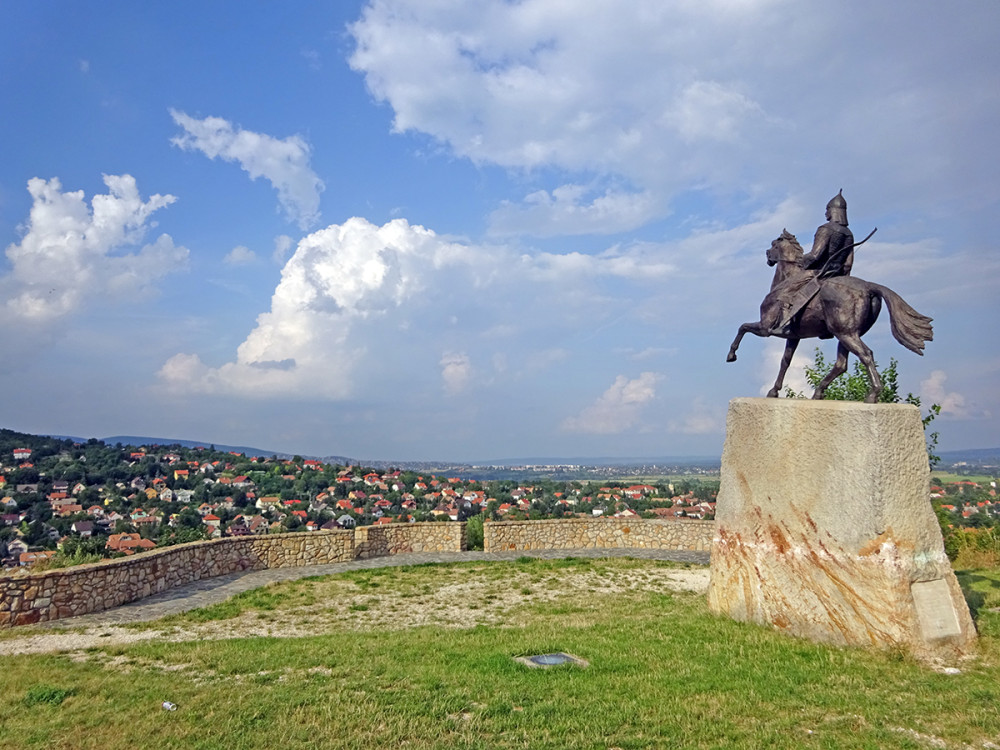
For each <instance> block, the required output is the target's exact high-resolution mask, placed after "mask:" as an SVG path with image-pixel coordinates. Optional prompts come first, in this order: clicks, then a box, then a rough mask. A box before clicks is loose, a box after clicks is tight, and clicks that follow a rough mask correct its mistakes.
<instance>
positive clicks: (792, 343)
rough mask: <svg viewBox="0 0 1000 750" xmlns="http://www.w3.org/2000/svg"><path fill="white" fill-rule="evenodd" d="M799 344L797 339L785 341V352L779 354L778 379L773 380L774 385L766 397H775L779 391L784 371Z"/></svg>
mask: <svg viewBox="0 0 1000 750" xmlns="http://www.w3.org/2000/svg"><path fill="white" fill-rule="evenodd" d="M798 346H799V339H788V341H786V342H785V353H784V354H782V355H781V366H780V367H779V368H778V379H777V380H775V381H774V387H773V388H771V390H769V391H768V392H767V397H768V398H777V397H778V394H779V393H780V392H781V386H782V384H783V383H784V382H785V373H786V372H788V366H789V365H790V364H791V363H792V357H794V356H795V350H796V349H797V348H798Z"/></svg>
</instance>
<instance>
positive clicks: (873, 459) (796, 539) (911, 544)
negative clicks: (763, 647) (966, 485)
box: [708, 398, 976, 658]
mask: <svg viewBox="0 0 1000 750" xmlns="http://www.w3.org/2000/svg"><path fill="white" fill-rule="evenodd" d="M929 481H930V472H929V468H928V465H927V450H926V447H925V443H924V432H923V427H922V425H921V421H920V412H919V410H918V409H917V408H916V407H914V406H910V405H907V404H873V405H868V404H861V403H853V402H838V401H805V400H798V399H762V398H757V399H749V398H742V399H734V400H733V401H731V402H730V404H729V415H728V418H727V425H726V443H725V448H724V450H723V457H722V483H721V487H720V490H719V497H718V504H717V507H716V534H715V538H714V539H713V542H712V571H711V583H710V586H709V592H708V602H709V607H710V608H711V609H712V611H713V612H716V613H719V614H726V615H729V616H731V617H733V618H735V619H737V620H744V621H751V622H757V623H762V624H770V625H773V626H774V627H776V628H778V629H780V630H782V631H784V632H787V633H789V634H792V635H797V636H803V637H806V638H810V639H813V640H817V641H824V642H828V643H834V644H842V645H862V646H876V647H902V648H905V649H907V650H909V651H910V652H912V653H914V654H915V655H917V656H919V657H924V658H926V657H934V656H940V657H949V656H957V655H962V654H964V653H967V652H969V651H970V650H972V648H973V646H974V643H975V637H976V635H975V627H974V625H973V623H972V618H971V617H970V615H969V609H968V606H967V605H966V602H965V599H964V597H963V596H962V592H961V589H960V588H959V586H958V581H957V580H956V579H955V574H954V573H953V572H952V569H951V564H950V563H949V561H948V558H947V557H946V556H945V552H944V544H943V541H942V538H941V531H940V528H939V527H938V524H937V519H936V518H935V516H934V512H933V510H932V509H931V506H930V501H929V491H928V490H929Z"/></svg>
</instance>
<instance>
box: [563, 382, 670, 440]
mask: <svg viewBox="0 0 1000 750" xmlns="http://www.w3.org/2000/svg"><path fill="white" fill-rule="evenodd" d="M659 380H660V376H659V375H657V374H656V373H653V372H644V373H642V374H640V375H639V377H637V378H634V379H632V380H629V378H628V377H627V376H625V375H619V376H618V377H617V378H615V382H614V383H613V384H612V385H611V387H610V388H608V390H606V391H605V392H604V393H603V394H601V396H600V398H598V399H597V401H595V402H594V403H593V404H591V405H590V406H588V407H587V408H585V409H584V410H583V411H581V412H580V414H579V415H577V416H575V417H568V418H567V419H565V420H564V421H563V423H562V429H563V430H564V431H566V432H580V433H588V434H594V435H615V434H618V433H621V432H625V431H626V430H630V429H632V428H633V427H635V426H636V425H637V424H638V423H639V421H640V420H641V418H642V411H643V407H644V406H646V404H648V403H649V402H650V401H652V400H653V399H654V398H655V397H656V384H657V382H658V381H659Z"/></svg>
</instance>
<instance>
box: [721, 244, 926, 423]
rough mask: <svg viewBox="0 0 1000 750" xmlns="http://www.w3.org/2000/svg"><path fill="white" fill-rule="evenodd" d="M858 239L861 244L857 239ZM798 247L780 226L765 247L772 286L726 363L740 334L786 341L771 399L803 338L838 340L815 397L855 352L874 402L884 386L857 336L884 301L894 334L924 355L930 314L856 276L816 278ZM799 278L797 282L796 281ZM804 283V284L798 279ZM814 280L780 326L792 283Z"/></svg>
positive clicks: (868, 398)
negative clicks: (799, 304)
mask: <svg viewBox="0 0 1000 750" xmlns="http://www.w3.org/2000/svg"><path fill="white" fill-rule="evenodd" d="M859 244H860V243H859ZM802 256H803V250H802V246H801V245H800V244H799V242H798V240H797V239H795V235H794V234H790V233H789V232H788V230H787V229H786V230H784V231H783V232H782V233H781V236H780V237H778V239H776V240H774V241H773V242H772V243H771V247H770V248H768V251H767V264H768V265H769V266H777V268H776V269H775V272H774V280H773V281H772V282H771V291H770V293H769V294H768V295H767V296H766V297H765V298H764V301H763V302H762V303H761V305H760V320H759V321H758V322H756V323H744V324H743V325H741V326H740V330H739V333H737V334H736V338H735V339H734V340H733V343H732V346H730V347H729V355H728V356H727V357H726V361H727V362H734V361H736V350H737V349H738V348H739V345H740V341H741V340H742V339H743V336H744V334H747V333H752V334H754V335H755V336H762V337H763V336H778V337H780V338H784V339H786V340H787V343H786V344H785V353H784V356H782V358H781V366H780V368H779V369H778V378H777V380H775V381H774V387H773V388H771V390H770V391H768V392H767V395H768V397H770V398H775V397H777V395H778V392H779V391H780V390H781V385H782V382H783V381H784V379H785V372H786V371H787V370H788V365H789V364H790V363H791V361H792V355H793V354H795V349H796V347H798V345H799V341H800V340H801V339H808V338H821V339H829V338H836V339H837V342H838V343H837V361H836V362H835V363H834V365H833V369H832V370H830V372H829V374H827V376H826V377H824V378H823V380H822V381H821V382H820V384H819V386H817V388H816V391H815V392H814V393H813V398H823V393H824V392H825V391H826V389H827V387H828V386H829V385H830V383H832V382H833V381H834V379H835V378H837V377H838V376H839V375H841V374H843V373H844V372H846V371H847V356H848V354H853V355H854V356H856V357H857V358H858V359H859V360H861V363H862V364H863V365H864V366H865V369H866V370H867V371H868V382H869V384H870V385H871V388H870V390H869V391H868V395H867V396H866V397H865V402H866V403H869V404H874V403H875V402H876V400H877V399H878V396H879V393H880V392H881V390H882V378H881V377H879V374H878V372H877V371H876V369H875V359H874V357H873V356H872V350H871V349H869V348H868V347H867V346H866V345H865V343H864V342H863V341H862V340H861V337H862V336H863V335H864V334H865V333H867V332H868V331H869V329H870V328H871V327H872V326H873V325H874V324H875V321H876V320H877V319H878V315H879V312H881V310H882V301H883V300H884V301H885V303H886V306H887V307H888V308H889V321H890V326H891V328H892V335H893V336H894V337H895V338H896V341H898V342H899V343H900V344H902V345H903V346H905V347H906V348H907V349H909V350H910V351H911V352H915V353H917V354H920V355H923V353H924V352H923V349H924V342H926V341H931V340H932V339H933V338H934V332H933V329H932V328H931V320H932V318H928V317H927V316H926V315H921V314H920V313H918V312H917V311H916V310H914V309H913V308H912V307H910V306H909V305H908V304H906V302H905V301H904V300H903V298H902V297H900V296H899V295H898V294H896V293H895V292H894V291H892V290H891V289H889V288H888V287H884V286H882V285H881V284H874V283H872V282H870V281H865V280H864V279H859V278H856V277H854V276H836V277H832V278H827V279H822V280H820V281H818V282H817V281H816V280H814V279H812V272H810V271H807V270H805V269H804V268H803V267H802ZM797 282H799V283H798V284H797ZM802 282H804V283H802ZM808 284H813V285H818V288H819V291H818V292H816V293H815V294H813V296H812V298H811V299H810V300H809V302H808V303H807V304H806V306H805V307H804V308H803V309H802V311H801V312H800V313H798V314H797V315H795V316H794V317H793V318H792V320H791V322H790V323H788V324H787V325H784V326H783V325H781V322H782V316H783V314H786V313H787V309H788V304H787V299H788V289H789V288H790V287H796V286H799V285H801V286H807V285H808Z"/></svg>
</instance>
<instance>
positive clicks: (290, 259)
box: [0, 0, 1000, 461]
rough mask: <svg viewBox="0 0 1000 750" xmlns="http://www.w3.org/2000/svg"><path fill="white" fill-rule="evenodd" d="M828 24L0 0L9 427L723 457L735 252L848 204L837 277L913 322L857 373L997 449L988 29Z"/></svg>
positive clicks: (849, 11)
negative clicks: (933, 408) (843, 265)
mask: <svg viewBox="0 0 1000 750" xmlns="http://www.w3.org/2000/svg"><path fill="white" fill-rule="evenodd" d="M827 5H828V4H815V3H798V2H791V1H790V0H789V1H786V0H700V1H699V2H669V3H664V2H662V1H656V2H644V1H641V0H632V1H624V2H623V1H622V0H616V1H615V2H610V0H609V1H607V2H597V1H594V2H588V3H578V2H565V1H560V0H523V1H522V2H469V1H468V0H419V1H418V0H409V1H404V0H373V1H371V2H338V3H289V4H284V5H281V6H279V5H276V4H264V3H261V4H247V3H235V2H209V3H198V4H195V3H185V2H178V3H169V4H167V3H162V4H159V3H123V2H121V3H90V4H82V3H72V4H71V3H48V4H42V3H26V2H12V3H4V4H3V6H2V8H0V105H2V110H3V113H4V116H3V117H2V118H0V246H2V247H3V248H4V254H3V256H2V258H0V301H2V303H3V304H2V306H0V345H2V348H0V351H2V352H3V356H2V358H0V387H2V388H3V392H4V394H5V398H4V404H3V407H2V411H0V423H2V424H3V426H6V427H10V428H12V429H17V430H23V431H27V432H35V433H56V434H76V435H83V436H97V437H101V436H106V435H116V434H141V435H156V436H162V437H168V438H185V439H197V440H204V441H206V442H215V443H220V444H242V445H255V446H259V447H261V448H266V449H272V450H281V451H289V452H299V453H305V454H311V455H332V454H338V455H348V456H353V457H357V458H361V459H365V458H370V459H398V460H421V459H427V460H438V459H440V460H459V461H464V460H483V459H491V458H509V457H522V456H553V457H577V456H663V455H713V454H717V453H719V452H720V451H721V447H722V441H723V438H724V430H725V414H726V407H727V403H728V401H729V399H731V398H733V397H736V396H757V395H762V394H763V393H764V392H766V390H767V388H768V387H769V386H770V383H771V382H772V380H773V378H774V375H775V372H776V367H777V362H778V358H779V356H780V353H781V350H782V347H783V342H782V341H780V340H777V339H768V340H762V339H755V338H748V339H746V340H745V341H744V343H743V345H742V347H741V350H740V358H739V360H738V361H737V362H736V363H733V364H726V363H725V361H724V360H725V354H726V351H727V350H728V346H729V343H730V341H731V340H732V338H733V336H734V335H735V333H736V329H737V327H738V326H739V324H740V323H742V322H744V321H748V320H755V319H756V317H757V312H758V306H759V304H760V300H761V299H762V298H763V296H764V294H765V293H766V291H767V289H768V286H769V284H770V280H771V274H772V271H771V269H769V268H768V267H767V266H766V265H765V259H764V252H765V250H766V248H767V247H768V245H769V244H770V241H771V240H772V239H774V238H776V237H777V236H778V235H780V234H781V231H782V229H784V228H787V229H788V230H789V231H791V232H793V233H795V234H797V235H798V237H799V239H800V241H801V242H802V243H803V244H804V245H805V246H806V247H808V246H809V244H810V243H811V241H812V235H813V233H814V231H815V229H816V227H817V226H818V225H819V224H821V223H822V222H823V220H824V218H823V211H824V207H825V205H826V202H827V201H828V200H829V199H830V198H831V197H832V196H833V195H834V194H836V192H837V190H838V189H841V188H843V190H844V195H845V197H846V198H847V201H848V214H849V218H850V221H851V227H852V228H853V229H854V231H855V234H856V235H857V236H858V237H862V236H864V235H865V234H867V233H868V231H870V229H871V228H872V227H875V226H877V227H878V230H879V231H878V233H877V234H876V235H875V237H874V238H873V239H872V240H871V241H870V242H869V243H868V244H867V245H865V246H864V247H863V248H861V249H859V250H858V251H857V257H856V260H855V265H854V275H856V276H861V277H863V278H866V279H869V280H872V281H877V282H879V283H882V284H885V285H887V286H890V287H892V288H893V289H895V290H896V291H897V292H899V293H900V294H901V295H903V297H905V298H906V300H907V301H908V302H910V304H911V305H913V306H914V307H915V308H917V309H918V310H919V311H921V312H923V313H925V314H927V315H930V316H932V317H933V318H934V320H935V323H934V325H935V340H934V341H933V342H931V343H930V344H928V347H927V350H926V354H925V356H924V357H917V356H915V355H913V354H912V353H910V352H908V351H906V350H905V349H903V348H902V347H901V346H900V345H899V344H897V343H896V342H895V341H894V340H893V339H892V337H891V334H890V332H889V326H888V320H887V315H886V314H885V312H883V316H882V319H881V320H880V321H879V322H878V324H877V325H876V327H875V328H874V329H873V330H872V331H871V332H870V333H869V334H868V335H867V336H866V341H867V342H868V343H869V345H870V346H871V347H872V349H873V350H874V351H875V356H876V358H877V359H878V361H879V362H880V363H882V364H887V363H888V361H889V359H890V358H891V357H895V358H897V359H898V360H899V372H900V384H901V387H902V389H903V391H904V392H906V391H910V392H913V393H915V394H917V395H919V396H921V397H922V398H923V399H924V400H925V402H927V403H932V402H933V403H940V404H941V405H942V406H943V412H942V415H941V417H940V418H939V420H938V421H937V423H936V426H937V427H938V429H939V431H940V433H941V444H940V447H941V448H942V449H944V450H950V449H961V448H971V447H994V446H996V445H1000V429H998V420H997V415H998V414H1000V390H998V388H997V383H998V375H1000V347H998V343H1000V340H998V339H1000V336H998V333H997V326H996V324H995V321H996V320H997V317H998V316H997V313H998V307H1000V305H998V302H997V298H998V295H997V293H996V286H997V283H998V281H1000V274H998V270H1000V263H998V260H997V241H996V240H995V235H996V232H995V230H994V228H993V225H994V223H995V221H996V219H995V217H996V216H997V215H998V214H1000V211H998V208H1000V205H998V204H1000V180H997V174H1000V158H998V154H1000V149H998V147H997V144H996V134H997V132H998V130H1000V127H998V126H1000V85H998V84H1000V52H998V51H997V47H996V44H995V39H994V36H995V31H996V29H997V28H1000V5H998V4H997V3H995V2H992V0H971V1H970V2H964V3H962V4H960V5H958V6H949V5H947V4H942V3H937V2H925V1H924V0H918V1H916V2H908V3H905V4H902V3H900V4H896V3H883V4H872V5H873V6H874V7H869V5H870V4H868V3H862V2H846V3H841V4H838V5H836V7H826V6H827ZM814 347H815V342H811V341H806V342H803V345H802V346H801V347H800V352H801V353H800V357H799V358H798V361H797V363H796V364H797V366H796V367H795V368H794V369H793V372H792V373H791V377H790V378H789V381H790V383H791V384H792V385H793V386H796V387H799V388H802V387H803V385H802V384H803V380H802V376H801V364H802V363H803V362H804V361H810V360H811V358H812V352H813V350H814ZM822 348H823V350H824V352H825V353H826V355H827V356H828V357H832V356H833V354H834V350H835V347H834V344H832V343H831V342H823V344H822Z"/></svg>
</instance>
